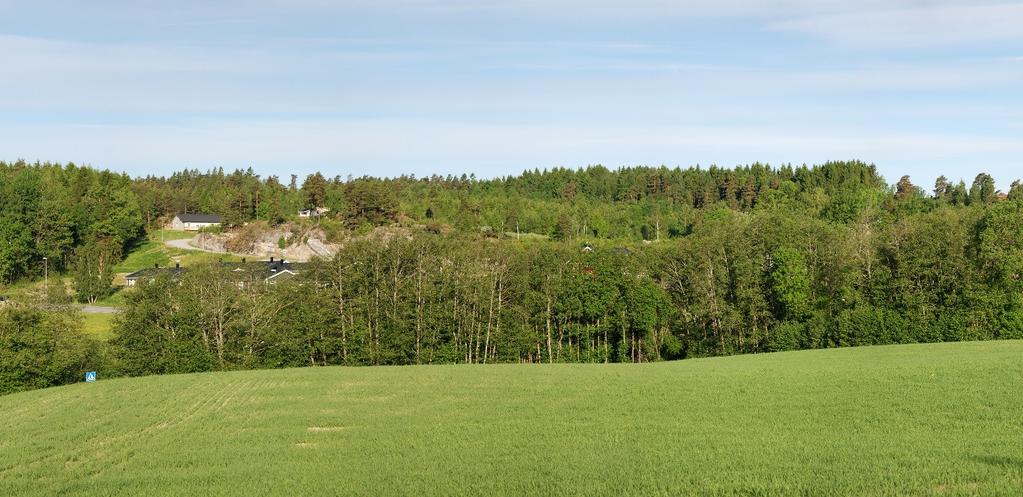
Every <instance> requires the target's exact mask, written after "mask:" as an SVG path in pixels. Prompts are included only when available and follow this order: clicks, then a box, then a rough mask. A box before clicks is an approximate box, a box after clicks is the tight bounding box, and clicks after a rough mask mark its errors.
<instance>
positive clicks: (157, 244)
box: [114, 231, 241, 273]
mask: <svg viewBox="0 0 1023 497" xmlns="http://www.w3.org/2000/svg"><path fill="white" fill-rule="evenodd" d="M159 233H160V232H156V233H155V234H154V235H152V238H150V239H149V240H146V241H145V242H142V243H141V244H139V245H138V246H137V247H135V248H133V249H132V251H131V252H130V253H129V254H128V256H127V257H125V258H124V260H123V261H121V263H120V264H118V265H117V266H114V271H115V272H118V273H130V272H132V271H138V270H139V269H143V268H147V267H153V265H154V264H159V265H160V266H162V267H168V266H172V265H174V262H179V263H180V264H181V265H182V266H185V267H189V266H193V265H195V264H199V263H204V262H216V261H220V260H224V261H238V260H241V258H240V257H238V256H234V255H231V254H217V253H213V252H202V251H199V250H184V249H180V248H176V247H168V246H167V245H166V244H164V242H162V241H160V234H159ZM185 235H188V236H185ZM194 235H195V233H186V232H184V231H167V239H168V240H171V239H180V238H191V237H192V236H194Z"/></svg>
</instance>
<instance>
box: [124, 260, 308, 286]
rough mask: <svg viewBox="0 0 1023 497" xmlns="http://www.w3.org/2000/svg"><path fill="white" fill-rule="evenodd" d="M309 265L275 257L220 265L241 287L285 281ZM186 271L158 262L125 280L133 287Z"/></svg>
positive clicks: (175, 275) (131, 274)
mask: <svg viewBox="0 0 1023 497" xmlns="http://www.w3.org/2000/svg"><path fill="white" fill-rule="evenodd" d="M307 266H308V264H305V263H294V262H288V261H285V260H281V259H275V258H273V257H271V258H270V260H269V261H252V262H248V261H246V260H245V259H242V262H221V263H220V267H221V268H223V269H224V271H225V272H226V273H227V277H228V278H229V279H230V280H231V281H233V282H234V283H235V284H236V285H238V287H239V288H245V287H246V286H249V285H252V284H254V283H264V284H267V285H275V284H277V283H283V282H286V281H288V280H291V279H293V278H295V277H296V276H298V275H299V273H301V272H303V271H305V270H306V269H307ZM185 271H186V269H185V268H183V267H181V265H180V264H175V266H174V267H170V268H162V267H160V265H159V264H156V265H154V266H153V267H149V268H145V269H140V270H138V271H135V272H134V273H129V274H128V275H126V276H125V277H124V281H125V284H126V285H127V286H130V287H133V286H136V285H138V284H139V283H149V282H152V281H153V280H155V279H156V278H157V277H159V276H160V275H163V274H166V275H168V276H170V278H171V279H174V280H177V279H180V278H181V276H183V275H184V274H185Z"/></svg>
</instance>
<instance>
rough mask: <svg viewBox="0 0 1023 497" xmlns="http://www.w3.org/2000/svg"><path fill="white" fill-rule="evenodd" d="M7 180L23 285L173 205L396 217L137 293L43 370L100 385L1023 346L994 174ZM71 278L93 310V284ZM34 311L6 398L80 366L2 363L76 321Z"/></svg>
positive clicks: (854, 168)
mask: <svg viewBox="0 0 1023 497" xmlns="http://www.w3.org/2000/svg"><path fill="white" fill-rule="evenodd" d="M0 172H2V174H0V191H2V192H3V196H2V197H0V216H2V219H3V220H4V222H3V223H0V229H2V230H4V231H3V232H2V233H3V242H5V243H0V252H3V255H4V256H5V257H4V258H3V262H2V264H3V266H0V267H2V268H3V271H4V272H3V273H2V274H3V277H4V278H5V279H6V280H8V281H10V280H12V279H17V278H19V277H37V276H38V275H39V274H40V271H41V270H42V267H43V266H42V265H41V264H40V262H41V260H42V259H41V258H42V257H47V261H48V262H49V264H50V265H49V268H50V269H51V270H57V271H60V270H64V271H83V272H85V273H86V274H96V275H97V278H98V279H100V280H103V279H105V278H109V277H112V276H111V275H110V274H109V268H110V267H111V266H112V264H111V263H110V261H111V260H116V259H117V258H118V257H119V256H120V254H121V253H123V251H124V250H127V249H129V248H130V247H131V244H132V243H134V241H136V240H138V239H139V238H140V237H141V236H142V235H143V227H144V226H147V225H148V226H152V225H154V223H157V222H158V220H159V219H160V218H161V217H163V218H166V216H167V214H168V213H172V212H179V211H208V212H217V213H221V214H224V213H226V212H227V211H225V210H220V209H230V208H231V206H232V205H233V206H235V208H236V209H237V211H236V212H235V214H232V215H234V216H236V217H235V218H234V221H233V222H236V223H242V222H245V221H246V220H251V219H270V220H272V219H271V218H273V217H274V216H279V219H283V218H286V217H287V215H288V214H287V213H288V212H290V209H293V208H294V209H297V208H300V207H303V206H313V205H316V206H327V207H329V208H330V209H331V210H330V213H331V214H330V216H331V217H330V219H325V220H321V221H319V222H323V223H331V222H333V223H337V224H339V225H341V226H342V228H343V229H355V230H362V229H364V228H365V227H367V226H369V227H372V226H379V225H395V226H401V228H392V229H390V230H384V232H385V233H384V234H383V235H382V236H366V237H350V238H349V239H348V241H347V242H346V243H345V244H344V246H343V247H342V248H341V250H340V252H339V253H338V254H337V256H336V257H334V258H333V259H331V260H322V261H316V262H315V263H314V264H313V267H312V268H311V269H308V270H305V271H303V272H302V273H301V274H300V277H299V278H297V280H295V281H291V282H288V283H282V284H278V285H263V284H257V285H245V286H239V285H237V281H236V280H235V279H233V278H232V277H231V276H230V275H229V274H225V273H223V272H222V268H221V267H220V266H216V265H214V266H209V267H193V268H189V271H188V273H186V276H184V277H183V278H182V279H181V280H169V279H168V280H159V281H157V282H155V283H152V284H148V285H142V286H141V287H140V288H137V289H133V290H126V296H125V297H126V301H127V306H126V308H125V310H124V312H123V313H121V314H119V315H118V317H117V319H116V325H115V329H114V338H113V339H112V340H111V341H110V342H109V343H106V344H102V345H93V344H92V342H89V341H87V340H85V341H79V340H78V338H75V337H74V336H72V337H71V338H69V339H67V340H65V338H60V340H65V341H64V342H60V343H71V344H80V351H84V352H82V353H81V354H79V353H77V352H76V353H73V354H70V355H69V356H60V357H69V358H70V359H69V360H66V361H65V360H63V359H62V360H54V361H51V362H53V363H54V364H70V365H76V366H74V367H76V368H78V369H81V368H92V369H96V370H101V371H103V372H104V374H105V375H107V376H109V375H111V374H125V375H139V374H151V373H168V372H186V371H207V370H220V369H239V368H264V367H284V366H298V365H311V364H318V365H322V364H348V365H372V364H418V363H477V362H478V363H484V362H520V361H521V362H545V363H546V362H644V361H655V360H663V359H676V358H687V357H702V356H711V355H723V354H737V353H758V352H767V351H778V350H790V349H803V348H822V347H840V346H850V345H866V344H886V343H907V342H932V341H954V340H986V339H999V338H1023V301H1021V299H1023V189H1021V188H1020V185H1019V182H1016V183H1013V186H1012V188H1011V189H1010V191H1009V192H1005V193H1002V192H999V191H998V190H997V189H996V188H995V182H994V179H993V178H991V177H990V176H988V175H986V174H980V175H978V176H976V178H975V179H974V180H973V182H972V183H970V184H966V183H964V182H956V183H953V182H950V181H948V180H947V179H945V178H939V179H938V180H937V181H936V182H935V185H934V188H933V189H932V190H931V191H925V190H924V189H923V188H920V187H918V186H916V185H914V184H913V183H912V182H911V181H910V179H909V178H908V177H904V178H902V179H901V180H900V181H898V182H897V183H896V184H895V185H893V186H888V185H886V184H885V182H884V181H883V180H882V179H881V178H880V177H879V176H878V175H877V172H876V170H875V169H874V167H873V166H870V165H867V164H863V163H859V162H841V163H839V162H836V163H828V164H825V165H822V166H815V167H809V168H807V167H788V166H785V167H780V168H771V167H767V166H761V165H752V166H748V167H740V168H736V169H719V168H710V169H706V170H698V169H688V170H679V169H667V168H629V169H621V170H617V171H610V170H607V169H604V168H600V167H593V168H588V169H583V170H565V169H557V170H554V171H546V172H538V171H534V172H526V173H524V174H522V175H520V176H516V177H509V178H501V179H493V180H478V179H475V178H472V177H459V178H455V177H431V178H418V179H417V178H413V177H402V178H395V179H374V178H362V179H352V180H348V179H345V180H342V179H340V178H334V179H330V180H327V179H324V178H323V177H319V176H318V175H314V176H312V177H310V178H307V179H306V180H305V181H304V182H303V183H302V184H301V186H300V185H299V184H298V181H297V179H296V178H293V179H292V181H290V182H289V184H288V185H283V184H280V182H278V181H277V180H276V179H275V178H269V179H266V180H263V179H260V178H258V177H257V176H255V175H254V174H251V173H250V172H236V173H233V174H230V175H225V174H223V173H222V172H220V171H215V172H210V173H201V174H200V173H197V172H194V171H193V172H188V171H186V172H182V173H179V174H177V175H174V176H172V177H171V178H143V179H136V180H132V179H130V178H127V177H125V176H123V175H116V174H112V173H108V172H97V171H94V170H91V169H89V168H78V167H75V166H73V165H68V166H57V165H46V164H42V165H27V164H22V163H16V164H0ZM268 212H275V213H276V214H272V215H270V214H267V213H268ZM268 215H269V216H271V217H270V218H267V217H264V216H268ZM279 219H278V220H279ZM51 227H57V228H56V229H51ZM516 232H518V233H522V234H527V233H539V234H545V235H548V237H535V236H522V237H521V239H520V237H519V236H517V235H516ZM547 238H550V239H547ZM78 279H79V278H76V280H78ZM85 280H88V279H87V278H85ZM100 283H103V281H100ZM106 283H107V285H108V287H109V281H106ZM99 286H101V285H99ZM79 287H80V288H75V291H76V294H77V295H78V297H79V300H82V299H81V297H82V295H86V296H89V295H91V294H89V293H88V292H89V291H90V290H89V288H88V285H81V284H80V285H79ZM61 288H62V287H61ZM83 292H85V293H83ZM39 300H40V301H48V302H57V301H63V297H62V296H50V297H47V298H40V299H39ZM31 307H32V306H29V308H25V307H24V306H22V307H8V308H6V309H2V310H0V312H2V313H4V315H3V316H0V320H2V322H3V323H4V326H0V349H3V351H2V352H0V353H2V354H7V355H6V356H4V361H3V362H0V382H8V384H7V385H0V391H9V390H11V389H12V388H17V389H20V388H27V387H31V386H38V385H41V384H44V383H45V384H56V383H60V382H61V381H69V380H66V379H67V378H76V376H75V375H72V374H71V373H67V374H65V373H61V372H60V371H64V372H67V371H71V369H68V368H72V366H67V367H66V368H61V369H60V371H58V372H53V371H50V372H43V371H42V370H40V371H35V370H32V369H31V367H32V364H33V363H35V362H36V361H34V360H29V361H25V360H20V362H19V361H16V360H13V359H8V358H9V357H12V358H13V357H20V358H24V357H36V356H32V355H26V353H24V352H18V351H21V350H36V351H38V354H40V355H39V356H38V357H47V355H46V354H57V353H58V352H60V351H59V350H58V349H59V348H58V349H54V348H53V347H51V346H50V345H48V344H52V343H58V342H55V341H54V340H57V339H53V340H51V339H49V338H43V339H39V338H38V337H51V336H55V337H57V336H59V337H64V335H61V334H60V333H58V332H57V331H54V330H50V331H46V330H49V329H50V328H52V327H54V326H64V327H65V331H64V332H62V333H72V334H73V333H76V332H75V331H74V330H75V329H80V326H78V327H77V328H76V327H75V326H74V323H77V322H79V321H80V318H76V317H75V316H74V311H73V310H67V309H65V310H62V311H54V310H51V309H50V308H49V307H47V308H44V309H39V308H36V309H32V308H31ZM51 312H64V313H70V314H68V315H67V316H65V317H64V318H59V317H46V316H47V313H51ZM19 313H20V314H19ZM33 313H34V314H33ZM12 323H14V324H12ZM18 323H22V324H18ZM60 323H63V324H60ZM67 330H70V331H67ZM76 336H77V335H76ZM75 350H79V349H75ZM90 351H91V352H90ZM19 354H20V355H19ZM12 364H21V366H12ZM72 369H73V368H72ZM79 372H80V371H79ZM44 373H45V374H44ZM76 374H77V373H76ZM11 378H15V379H16V380H11ZM19 378H20V379H19ZM32 378H46V379H45V381H43V382H42V383H39V382H35V383H34V382H33V381H34V380H32ZM40 381H42V380H40ZM10 384H14V385H22V386H20V387H11V386H10Z"/></svg>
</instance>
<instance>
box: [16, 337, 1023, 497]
mask: <svg viewBox="0 0 1023 497" xmlns="http://www.w3.org/2000/svg"><path fill="white" fill-rule="evenodd" d="M101 374H102V373H101ZM0 412H2V413H3V415H4V422H3V423H0V454H2V457H0V495H5V496H15V495H90V496H104V495H109V496H113V495H149V496H158V495H218V496H235V495H237V496H249V495H261V496H262V495H281V496H286V495H416V496H421V495H437V496H450V495H509V496H512V495H515V496H521V495H559V496H560V495H722V496H724V495H736V496H737V495H759V496H768V495H770V496H836V495H842V496H875V495H884V496H908V495H913V496H916V495H923V496H931V495H933V496H967V495H971V496H972V495H977V496H1018V495H1021V494H1023V342H1020V341H1013V342H988V343H958V344H934V345H907V346H891V347H865V348H854V349H833V350H821V351H806V352H791V353H781V354H768V355H758V356H738V357H728V358H716V359H704V360H690V361H682V362H674V363H656V364H642V365H553V366H550V365H545V366H535V365H492V366H417V367H377V368H340V367H334V368H308V369H292V370H275V371H249V372H232V373H216V374H196V375H180V376H163V377H150V378H136V379H117V380H106V381H104V380H103V379H102V377H101V379H100V381H99V382H97V383H95V384H78V385H72V386H67V387H60V388H53V389H49V390H44V391H36V392H27V393H21V394H15V395H9V396H6V397H0Z"/></svg>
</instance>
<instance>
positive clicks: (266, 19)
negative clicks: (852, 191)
mask: <svg viewBox="0 0 1023 497" xmlns="http://www.w3.org/2000/svg"><path fill="white" fill-rule="evenodd" d="M1021 26H1023V2H1019V1H1008V2H998V3H986V2H984V1H983V0H982V1H979V2H977V1H973V2H966V1H956V0H948V1H919V0H917V1H913V0H888V1H875V0H863V1H858V2H851V1H839V0H814V1H805V0H776V1H771V0H766V1H754V0H719V1H716V2H709V1H708V2H692V1H685V0H681V1H674V2H666V1H657V0H632V1H631V2H620V1H609V0H590V1H583V0H546V1H540V0H503V1H495V0H475V1H443V0H373V1H371V0H357V1H338V2H330V1H321V0H292V1H286V0H276V1H255V2H232V1H228V2H199V1H191V0H179V1H176V2H155V1H137V2H110V1H104V0H94V1H90V2H51V1H47V0H37V1H23V2H10V1H6V0H0V71H2V73H0V158H4V159H7V160H11V159H17V158H24V159H29V160H36V159H39V160H54V161H75V162H78V163H88V164H92V165H94V166H98V167H108V168H111V169H117V170H123V171H127V172H128V173H130V174H133V175H145V174H151V173H152V174H168V173H170V172H172V171H174V170H177V169H181V168H184V167H195V168H200V169H206V168H209V167H217V166H222V167H224V168H226V169H233V168H236V167H249V166H251V167H253V168H254V169H255V170H256V171H257V172H259V173H261V174H265V175H269V174H277V175H280V176H287V175H289V174H291V173H297V174H306V173H308V172H311V171H315V170H321V171H323V172H324V173H326V174H328V175H329V176H333V175H338V174H339V175H342V176H346V175H348V174H352V175H355V176H360V175H363V174H373V175H398V174H402V173H414V174H417V175H425V174H430V173H441V174H446V173H456V174H460V173H463V172H465V173H469V172H473V173H476V175H478V176H484V177H492V176H500V175H505V174H514V173H518V172H520V171H521V170H523V169H532V168H534V167H539V168H545V167H552V166H565V167H581V166H585V165H587V164H598V163H599V164H604V165H605V166H609V167H618V166H628V165H660V164H665V165H668V166H676V165H678V166H683V167H686V166H693V165H697V164H700V165H704V166H706V165H710V164H718V165H722V166H732V165H735V164H740V163H748V162H753V161H763V162H770V163H772V164H778V163H787V162H791V163H795V164H801V163H819V162H823V161H826V160H829V159H852V158H856V159H861V160H865V161H868V162H874V163H876V164H878V166H879V167H880V168H881V171H882V173H883V174H884V175H885V177H886V178H887V179H888V180H889V181H890V182H894V181H895V180H897V179H898V176H900V175H901V174H910V175H911V176H912V177H913V180H914V181H915V182H916V183H917V184H919V185H922V186H925V187H930V186H931V185H932V184H933V182H934V179H935V178H936V177H937V176H938V175H939V174H944V175H946V176H948V177H950V178H952V179H960V178H963V179H966V180H967V182H969V181H971V180H972V178H973V176H974V175H976V174H977V173H978V172H981V171H986V172H989V173H991V174H992V175H994V176H995V178H996V179H997V180H998V184H999V186H1000V187H1002V188H1007V186H1008V184H1009V183H1010V182H1011V181H1012V180H1013V179H1016V178H1019V177H1023V27H1021Z"/></svg>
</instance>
